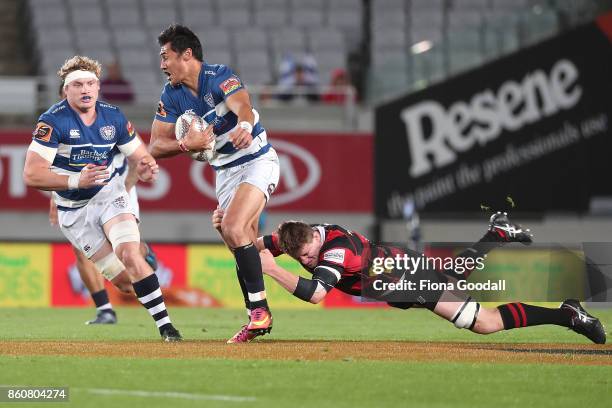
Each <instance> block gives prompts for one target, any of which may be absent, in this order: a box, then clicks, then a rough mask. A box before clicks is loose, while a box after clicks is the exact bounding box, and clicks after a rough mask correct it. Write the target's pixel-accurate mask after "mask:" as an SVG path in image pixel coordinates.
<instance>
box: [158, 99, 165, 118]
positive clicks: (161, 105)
mask: <svg viewBox="0 0 612 408" xmlns="http://www.w3.org/2000/svg"><path fill="white" fill-rule="evenodd" d="M157 114H158V115H159V116H161V117H162V118H165V117H166V115H167V114H166V110H165V109H164V103H163V102H162V101H159V102H158V103H157Z"/></svg>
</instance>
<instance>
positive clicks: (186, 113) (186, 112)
mask: <svg viewBox="0 0 612 408" xmlns="http://www.w3.org/2000/svg"><path fill="white" fill-rule="evenodd" d="M195 114H196V113H195V112H194V111H193V109H187V110H186V111H185V112H184V113H183V115H195Z"/></svg>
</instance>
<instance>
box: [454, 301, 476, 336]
mask: <svg viewBox="0 0 612 408" xmlns="http://www.w3.org/2000/svg"><path fill="white" fill-rule="evenodd" d="M479 312H480V303H478V302H475V301H473V300H472V298H471V297H469V298H467V300H466V301H465V302H463V303H462V304H461V306H459V308H458V309H457V311H456V312H455V314H454V315H453V317H452V318H451V319H450V321H451V322H452V323H453V324H454V325H455V327H456V328H458V329H470V330H473V329H474V327H475V326H476V321H477V320H478V314H479Z"/></svg>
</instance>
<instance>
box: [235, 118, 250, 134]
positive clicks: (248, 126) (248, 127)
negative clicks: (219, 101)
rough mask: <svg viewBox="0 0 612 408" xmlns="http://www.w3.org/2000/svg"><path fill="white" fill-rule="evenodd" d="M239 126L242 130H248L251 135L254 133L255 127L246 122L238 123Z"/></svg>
mask: <svg viewBox="0 0 612 408" xmlns="http://www.w3.org/2000/svg"><path fill="white" fill-rule="evenodd" d="M238 126H240V127H241V128H243V129H244V130H246V131H247V132H249V133H253V125H251V124H250V123H249V122H247V121H246V120H243V121H242V122H240V123H238Z"/></svg>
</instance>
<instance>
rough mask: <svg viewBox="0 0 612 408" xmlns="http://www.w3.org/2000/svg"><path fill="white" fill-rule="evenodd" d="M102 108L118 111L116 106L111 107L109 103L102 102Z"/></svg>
mask: <svg viewBox="0 0 612 408" xmlns="http://www.w3.org/2000/svg"><path fill="white" fill-rule="evenodd" d="M100 106H101V107H103V108H109V109H115V110H116V109H117V107H116V106H113V105H109V104H107V103H102V102H100Z"/></svg>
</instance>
